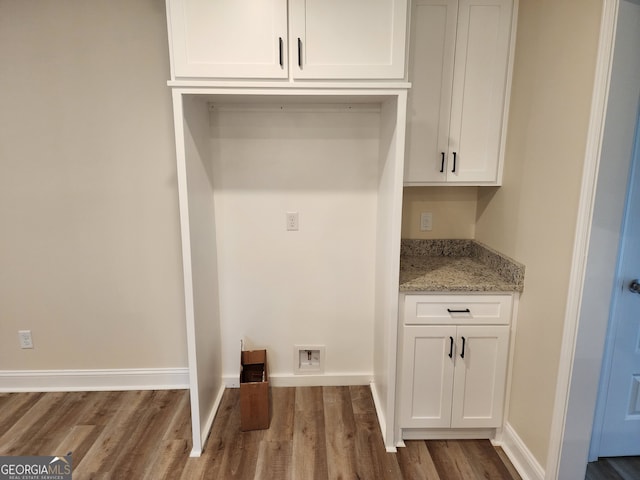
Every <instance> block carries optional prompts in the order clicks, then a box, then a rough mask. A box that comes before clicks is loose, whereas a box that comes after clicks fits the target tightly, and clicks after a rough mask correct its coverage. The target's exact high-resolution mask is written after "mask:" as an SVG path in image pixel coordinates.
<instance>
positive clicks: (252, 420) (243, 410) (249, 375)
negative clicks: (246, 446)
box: [240, 350, 271, 431]
mask: <svg viewBox="0 0 640 480" xmlns="http://www.w3.org/2000/svg"><path fill="white" fill-rule="evenodd" d="M270 417H271V416H270V408H269V375H268V373H267V351H266V350H250V351H246V352H245V351H242V352H241V353H240V430H242V431H246V430H264V429H267V428H269V423H270V420H271V418H270Z"/></svg>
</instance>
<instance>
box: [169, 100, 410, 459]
mask: <svg viewBox="0 0 640 480" xmlns="http://www.w3.org/2000/svg"><path fill="white" fill-rule="evenodd" d="M234 92H235V91H225V90H220V89H193V88H191V89H174V91H173V95H174V111H175V113H174V114H175V120H176V122H175V125H176V145H177V158H178V176H179V178H178V183H179V195H180V211H181V226H182V239H183V261H184V273H185V306H186V312H187V331H188V343H189V365H190V372H191V394H192V417H193V423H194V425H193V426H194V428H193V431H194V451H193V454H194V455H197V454H198V453H199V451H200V450H201V449H202V447H203V443H204V439H205V438H206V435H207V432H208V429H209V426H210V423H211V421H212V420H213V416H214V414H215V411H216V409H217V402H218V401H219V397H220V395H221V392H222V389H223V388H224V387H225V386H236V385H237V373H238V372H237V370H238V358H239V357H238V356H239V345H240V340H241V339H244V341H245V342H246V344H248V345H249V346H250V347H252V346H254V347H260V348H266V349H267V350H268V351H269V360H270V367H269V368H270V377H271V380H272V382H273V384H274V385H348V384H367V383H371V384H372V388H373V391H374V397H375V399H376V404H377V409H378V416H379V419H380V423H381V426H382V428H383V434H384V435H385V437H386V439H387V444H388V447H389V448H392V442H393V432H392V431H389V432H386V431H385V430H386V425H387V424H386V418H390V419H391V418H392V415H393V413H392V412H393V407H394V405H393V403H394V388H393V386H394V385H395V349H396V325H397V302H398V268H399V245H400V223H401V208H402V165H403V147H404V121H405V103H406V91H405V90H404V89H393V90H340V91H336V90H330V91H325V90H292V91H288V90H287V91H285V90H279V91H274V90H254V91H251V92H248V91H242V92H241V93H238V92H235V93H234ZM287 212H297V213H298V218H299V228H298V230H297V231H288V230H287V228H286V220H285V219H286V213H287ZM295 344H317V345H324V346H325V347H326V354H325V360H324V363H325V365H324V374H322V375H309V376H304V375H302V376H301V375H294V373H293V365H292V362H291V349H292V346H293V345H295ZM389 386H391V388H388V387H389ZM392 428H393V425H392V422H390V430H391V429H392ZM196 437H197V438H196Z"/></svg>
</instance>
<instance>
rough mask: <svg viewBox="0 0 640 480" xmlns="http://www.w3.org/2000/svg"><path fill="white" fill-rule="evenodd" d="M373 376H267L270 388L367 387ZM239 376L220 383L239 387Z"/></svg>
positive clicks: (226, 377)
mask: <svg viewBox="0 0 640 480" xmlns="http://www.w3.org/2000/svg"><path fill="white" fill-rule="evenodd" d="M372 378H373V374H371V373H364V374H361V373H354V374H344V375H338V374H328V375H327V374H325V375H292V374H282V373H279V374H273V375H269V383H270V384H271V386H272V387H340V386H348V385H369V384H370V383H371V381H372V380H371V379H372ZM239 382H240V377H239V375H224V376H223V377H222V383H223V385H224V386H225V387H227V388H239V387H240V383H239Z"/></svg>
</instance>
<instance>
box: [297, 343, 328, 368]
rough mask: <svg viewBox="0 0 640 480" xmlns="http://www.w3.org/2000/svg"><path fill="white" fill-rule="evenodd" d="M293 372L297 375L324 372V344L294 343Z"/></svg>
mask: <svg viewBox="0 0 640 480" xmlns="http://www.w3.org/2000/svg"><path fill="white" fill-rule="evenodd" d="M293 373H295V374H298V375H305V374H315V375H317V374H321V373H324V346H323V345H295V346H294V347H293Z"/></svg>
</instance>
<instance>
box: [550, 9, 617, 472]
mask: <svg viewBox="0 0 640 480" xmlns="http://www.w3.org/2000/svg"><path fill="white" fill-rule="evenodd" d="M618 4H619V0H604V2H603V7H602V20H601V23H600V38H599V44H598V56H597V61H596V70H595V76H594V87H593V94H592V98H591V114H590V118H589V128H588V132H587V144H586V149H585V160H584V169H583V174H582V185H581V188H580V200H579V204H578V214H577V221H576V232H575V237H574V247H573V258H572V262H571V275H570V280H569V289H568V292H567V306H566V310H565V317H564V318H565V320H564V331H563V335H562V346H561V350H560V363H559V368H558V377H557V382H556V395H555V401H554V410H553V417H552V423H551V434H550V438H549V449H548V451H547V463H546V471H547V472H548V473H549V478H557V477H558V474H559V469H560V459H561V455H562V450H563V447H564V445H563V442H564V438H565V427H566V420H567V411H568V409H569V393H570V387H571V378H572V373H573V365H574V360H575V352H576V341H577V335H578V328H579V319H580V307H581V304H582V293H583V289H584V283H585V272H586V267H587V255H588V252H589V238H590V235H591V225H592V220H593V208H594V202H595V193H596V183H597V179H598V168H599V166H600V152H601V149H602V140H603V135H604V122H605V116H606V107H607V99H608V92H609V83H610V78H611V65H612V60H613V45H614V39H615V22H616V17H617V11H618ZM589 421H592V420H591V419H589ZM587 448H588V442H587Z"/></svg>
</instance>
